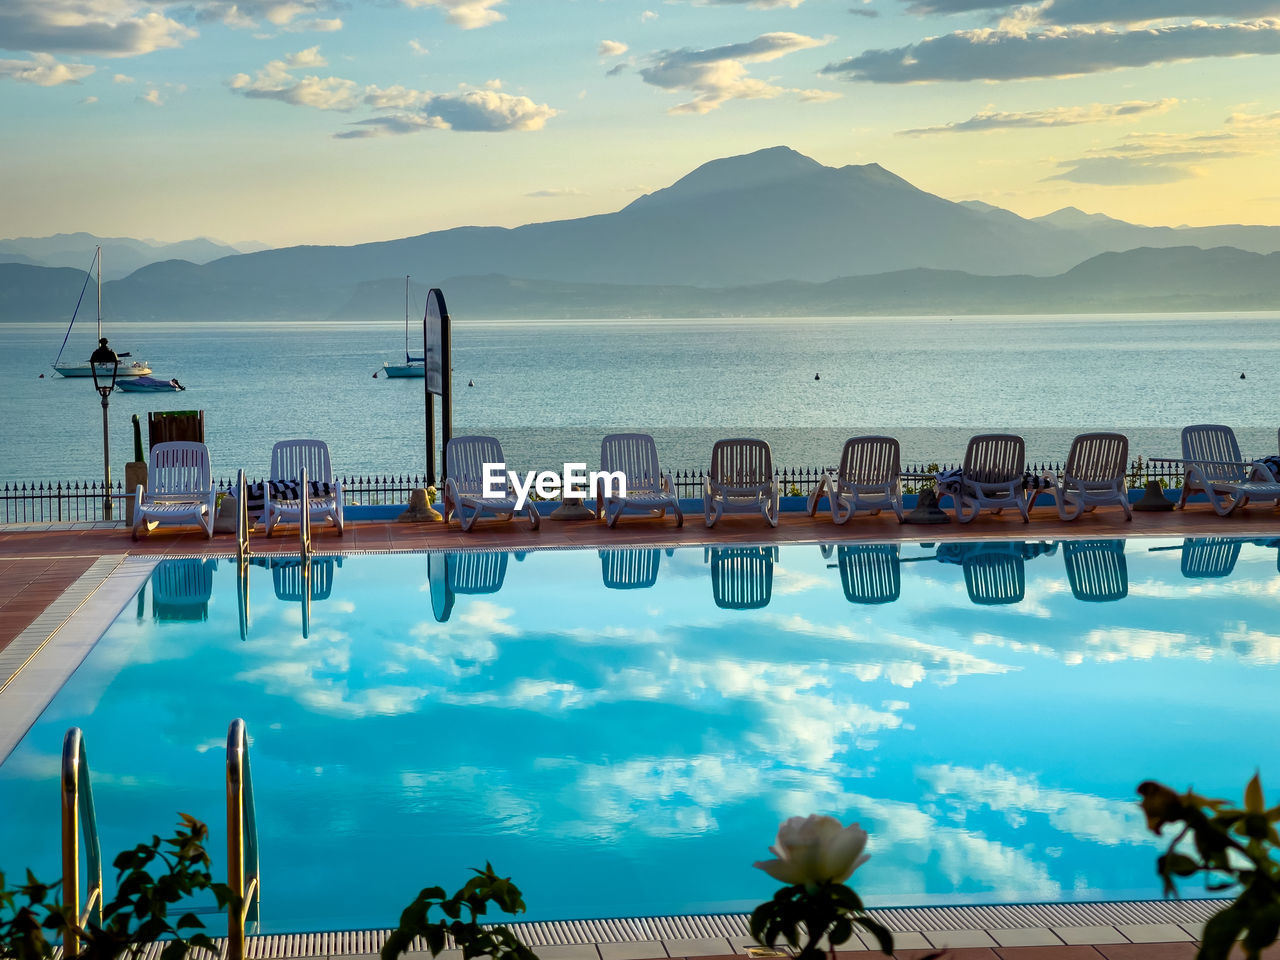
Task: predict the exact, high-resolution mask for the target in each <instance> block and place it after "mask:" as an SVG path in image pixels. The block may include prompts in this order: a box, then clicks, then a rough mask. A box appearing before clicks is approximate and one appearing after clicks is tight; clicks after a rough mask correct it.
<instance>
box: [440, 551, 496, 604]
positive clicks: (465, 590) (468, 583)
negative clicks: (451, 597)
mask: <svg viewBox="0 0 1280 960" xmlns="http://www.w3.org/2000/svg"><path fill="white" fill-rule="evenodd" d="M448 570H449V589H450V590H452V591H453V592H454V593H457V594H476V593H497V592H498V591H499V590H500V589H502V584H503V581H504V580H506V578H507V554H506V553H504V552H494V553H490V552H487V551H485V552H477V553H471V552H466V553H453V554H450V555H449V560H448Z"/></svg>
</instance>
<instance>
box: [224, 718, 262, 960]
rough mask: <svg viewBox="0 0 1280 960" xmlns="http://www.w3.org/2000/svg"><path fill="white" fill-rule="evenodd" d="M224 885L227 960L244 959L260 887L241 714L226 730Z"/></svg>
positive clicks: (256, 832)
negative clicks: (228, 893) (229, 897)
mask: <svg viewBox="0 0 1280 960" xmlns="http://www.w3.org/2000/svg"><path fill="white" fill-rule="evenodd" d="M246 873H247V874H248V875H247V876H246ZM227 886H228V887H230V888H231V893H232V901H231V903H229V904H228V905H227V960H244V943H245V924H246V923H249V922H256V921H257V919H258V901H259V899H260V890H259V886H258V822H257V817H256V815H255V813H254V807H253V776H252V775H251V773H250V771H249V738H248V734H247V733H246V732H245V725H244V721H243V720H241V719H240V718H236V719H235V720H232V721H231V726H230V728H229V729H228V730H227Z"/></svg>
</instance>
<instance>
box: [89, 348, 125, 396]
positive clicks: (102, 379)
mask: <svg viewBox="0 0 1280 960" xmlns="http://www.w3.org/2000/svg"><path fill="white" fill-rule="evenodd" d="M107 364H110V365H111V377H110V378H109V379H108V377H107V371H106V370H102V371H101V373H99V370H98V368H99V367H100V366H101V367H106V366H107ZM119 370H120V358H119V357H118V356H117V355H116V352H115V351H114V350H112V349H111V348H110V347H109V346H107V338H106V337H103V338H102V339H100V340H99V341H98V349H97V350H95V351H93V355H92V356H91V357H89V371H90V372H91V373H92V374H93V385H94V387H95V388H96V389H97V391H98V393H99V395H101V397H102V399H103V402H106V399H107V395H108V394H109V393H111V391H112V390H114V389H115V387H116V374H117V373H118V372H119Z"/></svg>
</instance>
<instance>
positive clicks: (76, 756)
mask: <svg viewBox="0 0 1280 960" xmlns="http://www.w3.org/2000/svg"><path fill="white" fill-rule="evenodd" d="M82 772H83V774H84V777H83V780H82V779H81V773H82ZM82 810H83V812H84V816H83V817H81V815H80V814H81V811H82ZM81 826H83V827H84V845H85V855H86V860H87V864H86V866H87V867H88V874H89V876H88V881H89V890H88V897H87V903H86V904H85V908H84V913H81V912H80V828H81ZM62 902H63V904H64V905H65V907H66V911H67V913H66V916H67V919H68V921H69V922H68V924H67V926H66V928H65V929H64V930H63V935H62V955H63V956H64V957H71V956H75V955H76V954H77V953H79V952H80V937H79V934H77V932H76V928H77V927H82V926H84V924H85V923H87V922H88V921H89V918H90V917H93V919H94V920H95V921H96V922H97V923H98V924H99V925H101V923H102V847H101V846H100V845H99V843H98V818H97V815H96V814H95V813H94V810H93V787H92V785H91V783H90V778H89V758H88V756H87V755H86V753H85V749H84V734H82V733H81V732H80V728H79V727H72V728H71V729H70V730H68V731H67V733H66V735H65V736H64V737H63V738H62Z"/></svg>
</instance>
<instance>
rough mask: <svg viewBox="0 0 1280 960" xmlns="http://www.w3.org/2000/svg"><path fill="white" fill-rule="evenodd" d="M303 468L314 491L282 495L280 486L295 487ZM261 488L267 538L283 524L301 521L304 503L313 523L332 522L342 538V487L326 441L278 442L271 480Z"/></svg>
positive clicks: (272, 463)
mask: <svg viewBox="0 0 1280 960" xmlns="http://www.w3.org/2000/svg"><path fill="white" fill-rule="evenodd" d="M304 469H305V470H306V471H307V482H308V486H310V487H312V490H301V489H298V490H296V494H297V495H296V496H291V495H290V493H292V492H293V491H289V493H284V492H282V490H281V485H288V484H292V485H294V486H295V487H296V485H297V483H298V478H299V476H301V474H302V471H303V470H304ZM273 485H274V489H275V491H276V493H275V494H274V495H273V494H272V489H273ZM262 488H263V498H262V522H263V524H264V526H265V527H266V529H267V536H268V537H269V536H271V531H272V530H273V529H275V526H276V524H278V523H280V522H281V521H285V522H288V523H299V522H301V520H302V509H303V506H302V505H303V503H304V502H305V503H306V508H307V510H308V511H309V514H310V518H311V521H312V522H313V523H314V522H315V521H316V520H332V521H333V525H334V526H335V527H337V528H338V536H342V484H340V483H336V482H335V481H334V479H333V467H332V466H331V465H330V463H329V447H328V445H327V444H326V443H325V442H324V441H323V440H281V441H280V442H279V443H277V444H276V445H275V446H274V447H272V448H271V474H270V478H269V480H268V482H267V483H264V484H263V485H262ZM317 488H318V489H317ZM285 489H286V490H288V489H289V488H288V487H285ZM325 491H328V492H325Z"/></svg>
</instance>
